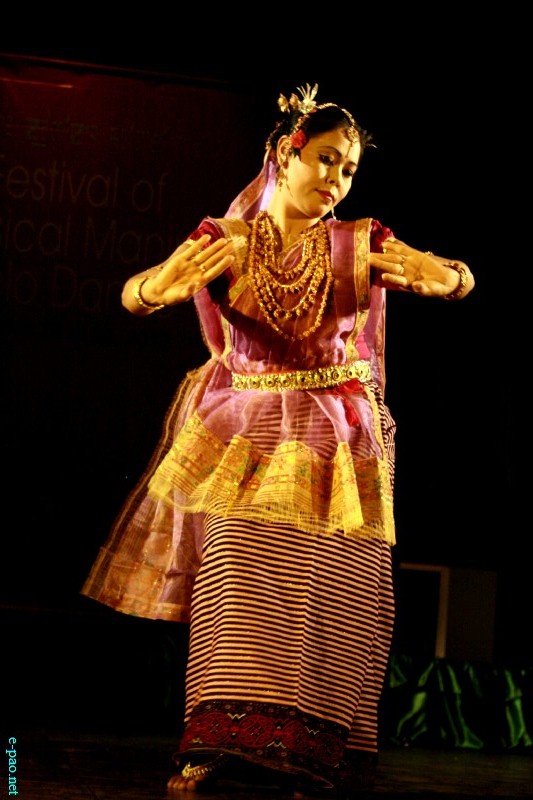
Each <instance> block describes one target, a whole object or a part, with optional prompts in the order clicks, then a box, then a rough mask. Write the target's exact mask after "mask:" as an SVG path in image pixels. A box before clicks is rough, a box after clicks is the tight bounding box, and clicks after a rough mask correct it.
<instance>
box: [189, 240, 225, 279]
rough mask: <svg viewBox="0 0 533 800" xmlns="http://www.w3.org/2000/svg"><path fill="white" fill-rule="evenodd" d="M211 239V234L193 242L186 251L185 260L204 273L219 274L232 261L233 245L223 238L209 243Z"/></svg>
mask: <svg viewBox="0 0 533 800" xmlns="http://www.w3.org/2000/svg"><path fill="white" fill-rule="evenodd" d="M188 241H190V240H188ZM209 241H210V236H209V235H205V236H201V237H200V239H198V241H196V242H193V243H192V244H191V246H190V247H189V249H188V250H187V251H186V253H185V260H186V262H187V265H188V266H192V267H193V268H194V269H196V270H197V271H198V272H200V273H202V274H205V273H207V272H209V271H212V272H213V273H214V274H218V272H221V271H222V270H224V269H226V268H227V267H228V266H229V264H231V263H232V261H233V245H232V243H231V242H228V240H227V239H223V238H222V239H217V240H216V241H215V242H213V243H212V244H208V242H209ZM211 277H213V276H211Z"/></svg>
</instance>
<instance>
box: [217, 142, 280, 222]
mask: <svg viewBox="0 0 533 800" xmlns="http://www.w3.org/2000/svg"><path fill="white" fill-rule="evenodd" d="M276 168H277V162H276V153H275V151H274V150H273V149H272V148H268V149H267V151H266V153H265V158H264V161H263V168H262V169H261V172H260V173H259V175H257V177H255V178H254V179H253V181H252V182H251V183H249V184H248V186H246V187H245V188H244V189H243V190H242V192H239V194H238V195H237V197H236V198H235V199H234V200H233V201H232V203H231V205H230V206H229V208H228V210H227V211H226V213H225V214H224V216H225V217H228V218H231V219H244V220H249V219H253V218H254V217H255V216H256V214H258V213H259V211H264V210H265V209H266V208H267V206H268V204H269V202H270V198H271V197H272V194H273V192H274V189H275V187H276Z"/></svg>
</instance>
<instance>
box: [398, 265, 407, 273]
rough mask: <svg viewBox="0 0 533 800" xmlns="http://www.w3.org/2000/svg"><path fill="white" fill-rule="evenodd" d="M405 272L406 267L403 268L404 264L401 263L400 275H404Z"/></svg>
mask: <svg viewBox="0 0 533 800" xmlns="http://www.w3.org/2000/svg"><path fill="white" fill-rule="evenodd" d="M404 274H405V269H404V268H403V266H402V265H401V264H400V266H399V268H398V275H404Z"/></svg>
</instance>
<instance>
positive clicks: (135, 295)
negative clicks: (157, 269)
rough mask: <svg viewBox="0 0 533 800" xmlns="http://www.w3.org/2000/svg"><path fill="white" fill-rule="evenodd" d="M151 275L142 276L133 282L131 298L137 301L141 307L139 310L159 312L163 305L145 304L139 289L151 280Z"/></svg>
mask: <svg viewBox="0 0 533 800" xmlns="http://www.w3.org/2000/svg"><path fill="white" fill-rule="evenodd" d="M151 277H152V276H151V275H143V277H142V278H139V280H138V281H136V282H135V284H134V286H133V298H134V300H136V301H137V303H138V304H139V305H140V306H141V308H145V309H146V310H147V311H159V309H160V308H164V307H165V304H164V303H162V304H161V305H159V304H158V303H147V302H146V300H145V299H144V297H143V296H142V294H141V289H142V287H143V286H144V284H145V283H146V281H147V280H148V278H151Z"/></svg>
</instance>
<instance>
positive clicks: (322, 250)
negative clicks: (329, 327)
mask: <svg viewBox="0 0 533 800" xmlns="http://www.w3.org/2000/svg"><path fill="white" fill-rule="evenodd" d="M301 238H302V239H303V245H302V255H301V258H300V260H299V262H298V264H297V265H296V266H295V267H293V268H291V269H288V270H285V269H284V268H283V265H282V264H280V262H279V258H278V249H279V248H278V245H277V239H276V231H275V229H274V224H273V221H272V217H271V216H270V214H269V213H268V212H267V211H260V212H259V214H257V216H256V217H255V219H254V220H253V222H252V230H251V232H250V242H249V248H248V259H247V266H248V274H249V276H250V283H251V286H252V291H253V293H254V297H255V299H256V301H257V304H258V306H259V308H260V309H261V311H262V312H263V314H264V316H265V318H266V321H267V322H268V324H269V325H270V327H271V328H273V330H275V331H276V333H279V334H280V335H281V336H283V338H284V339H287V340H289V341H296V340H297V339H304V338H305V337H306V336H310V335H311V334H312V333H314V332H315V331H316V330H317V328H318V327H319V326H320V324H321V323H322V318H323V317H324V312H325V310H326V304H327V301H328V298H329V295H330V292H331V287H332V285H333V272H332V269H331V258H330V242H329V236H328V231H327V228H326V225H325V223H324V222H323V221H322V220H319V222H317V224H316V225H313V226H312V227H311V228H308V229H306V230H305V231H304V232H303V233H302V234H301ZM321 287H322V297H321V300H320V305H319V307H318V309H317V311H316V315H315V321H314V322H313V323H312V324H311V325H310V326H309V327H308V328H306V329H305V330H304V331H302V333H299V334H294V335H293V334H289V333H287V332H286V331H284V330H283V329H282V328H281V327H280V324H278V322H277V321H276V320H279V321H280V323H281V322H282V321H283V320H291V319H298V318H300V317H303V316H304V315H305V314H307V313H308V312H309V310H310V309H312V308H313V307H314V305H315V300H316V297H317V294H318V291H319V289H320V288H321ZM289 295H298V297H297V300H296V302H295V303H294V304H293V305H292V306H291V307H286V305H285V304H284V303H286V302H287V297H288V296H289Z"/></svg>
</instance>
